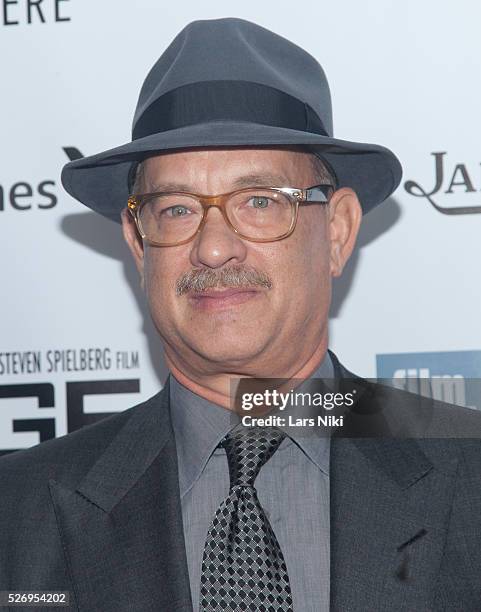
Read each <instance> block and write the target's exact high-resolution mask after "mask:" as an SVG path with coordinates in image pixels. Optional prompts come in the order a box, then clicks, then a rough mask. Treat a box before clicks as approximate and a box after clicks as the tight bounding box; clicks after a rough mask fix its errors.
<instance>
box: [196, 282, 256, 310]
mask: <svg viewBox="0 0 481 612" xmlns="http://www.w3.org/2000/svg"><path fill="white" fill-rule="evenodd" d="M259 293H260V292H259V290H258V289H255V288H253V287H237V288H225V289H209V290H207V291H202V292H196V293H191V294H190V299H191V301H192V302H193V303H194V305H195V306H196V307H198V308H202V309H206V310H213V309H219V308H226V307H230V306H234V305H236V304H242V303H244V302H247V301H248V300H251V299H253V298H255V297H256V296H257V295H259Z"/></svg>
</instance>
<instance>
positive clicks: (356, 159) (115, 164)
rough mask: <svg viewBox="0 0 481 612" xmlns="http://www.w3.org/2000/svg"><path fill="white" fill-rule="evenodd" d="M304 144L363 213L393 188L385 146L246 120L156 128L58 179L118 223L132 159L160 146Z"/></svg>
mask: <svg viewBox="0 0 481 612" xmlns="http://www.w3.org/2000/svg"><path fill="white" fill-rule="evenodd" d="M275 145H304V146H306V147H309V148H310V149H311V150H312V151H313V152H314V153H316V154H317V155H319V156H320V157H322V158H323V159H325V160H326V161H327V163H328V164H329V166H330V167H331V169H332V170H334V172H335V174H336V177H337V181H338V187H351V188H352V189H353V190H354V191H355V192H356V193H357V195H358V197H359V200H360V202H361V206H362V209H363V212H364V213H367V212H368V211H369V210H371V209H372V208H374V207H375V206H377V205H378V204H380V203H381V202H383V201H384V200H385V199H386V198H388V197H389V196H390V195H391V194H392V193H393V192H394V191H395V189H396V188H397V186H398V185H399V183H400V181H401V177H402V167H401V164H400V162H399V160H398V159H397V157H396V156H395V155H394V153H392V151H390V150H389V149H387V148H385V147H383V146H380V145H375V144H367V143H359V142H350V141H347V140H339V139H337V138H330V137H328V136H322V135H319V134H314V133H309V132H303V131H298V130H292V129H287V128H279V127H273V126H266V125H259V124H255V123H247V122H232V121H213V122H209V123H203V124H198V125H190V126H187V127H182V128H177V129H175V130H169V131H166V132H159V133H157V134H152V135H150V136H146V137H144V138H141V139H139V140H135V141H132V142H129V143H127V144H124V145H121V146H119V147H115V148H113V149H109V150H108V151H104V152H102V153H98V154H96V155H92V156H90V157H83V158H81V159H77V160H75V161H72V162H69V163H68V164H66V165H65V166H64V168H63V170H62V176H61V179H62V184H63V186H64V188H65V189H66V190H67V192H68V193H69V194H70V195H71V196H73V197H74V198H75V199H77V200H79V201H80V202H81V203H82V204H85V205H86V206H88V207H89V208H91V209H92V210H94V211H96V212H98V213H100V214H101V215H103V216H105V217H107V218H109V219H112V220H113V221H116V222H118V223H119V222H120V219H121V218H120V212H121V210H122V209H123V208H125V207H126V205H127V199H128V197H129V195H130V194H129V185H128V178H129V172H130V169H131V166H132V163H133V162H135V161H139V160H142V159H144V158H146V157H150V156H152V155H155V154H157V153H160V152H162V151H169V150H174V149H184V148H199V147H213V146H226V147H227V146H275Z"/></svg>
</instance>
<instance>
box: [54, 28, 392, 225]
mask: <svg viewBox="0 0 481 612" xmlns="http://www.w3.org/2000/svg"><path fill="white" fill-rule="evenodd" d="M236 145H237V146H250V145H252V146H261V145H264V146H265V145H268V146H276V145H296V146H298V145H301V146H302V145H303V146H305V147H306V148H308V149H310V150H312V151H313V152H314V153H315V154H317V155H318V156H319V157H320V158H322V159H323V160H324V161H325V162H326V163H327V165H328V167H330V170H331V171H333V172H334V174H335V176H336V179H337V186H338V187H351V188H352V189H354V190H355V191H356V192H357V194H358V196H359V199H360V201H361V204H362V208H363V211H364V212H367V211H369V210H370V209H372V208H373V207H374V206H376V205H377V204H380V203H381V202H382V201H383V200H385V199H386V198H387V197H388V196H389V195H390V194H391V193H392V192H393V191H394V190H395V189H396V187H397V186H398V185H399V182H400V180H401V176H402V168H401V164H400V163H399V161H398V159H397V158H396V156H395V155H394V154H393V153H392V152H391V151H390V150H389V149H386V148H385V147H382V146H379V145H374V144H366V143H358V142H350V141H346V140H339V139H336V138H333V129H332V108H331V96H330V92H329V85H328V83H327V79H326V76H325V74H324V71H323V69H322V68H321V66H320V65H319V64H318V62H317V61H316V60H315V59H314V58H313V57H312V56H311V55H309V54H308V53H307V52H306V51H304V50H303V49H301V48H300V47H298V46H297V45H295V44H293V43H291V42H290V41H288V40H286V39H285V38H283V37H281V36H279V35H277V34H274V33H273V32H270V31H269V30H267V29H265V28H263V27H261V26H258V25H256V24H254V23H251V22H249V21H245V20H243V19H234V18H226V19H214V20H204V21H194V22H193V23H190V24H189V25H187V26H186V27H185V28H184V29H183V30H182V31H181V32H180V33H179V34H178V35H177V36H176V37H175V39H174V40H173V41H172V43H171V44H170V45H169V47H168V48H167V49H166V51H165V52H164V53H163V54H162V55H161V56H160V58H159V59H158V60H157V62H156V63H155V64H154V66H153V67H152V69H151V70H150V72H149V74H148V75H147V77H146V79H145V81H144V84H143V86H142V89H141V91H140V95H139V100H138V103H137V108H136V110H135V115H134V120H133V125H132V141H131V142H129V143H127V144H124V145H121V146H119V147H115V148H114V149H109V150H108V151H104V152H102V153H98V154H96V155H92V156H90V157H84V158H82V159H78V160H75V161H73V162H70V163H68V164H66V165H65V166H64V168H63V170H62V183H63V186H64V187H65V189H66V190H67V191H68V193H70V194H71V195H72V196H73V197H74V198H76V199H77V200H79V201H80V202H82V203H83V204H85V205H86V206H88V207H89V208H91V209H93V210H95V211H97V212H99V213H101V214H102V215H104V216H105V217H108V218H110V219H113V220H114V221H117V222H119V221H120V211H121V210H122V209H123V208H125V206H126V205H127V199H128V196H129V195H130V193H129V192H130V188H131V184H130V183H131V178H132V169H133V167H135V165H136V164H137V163H138V162H139V161H141V160H142V159H145V158H146V157H150V156H153V155H156V154H158V153H160V152H162V151H168V150H174V149H183V148H192V147H210V146H217V147H218V146H236Z"/></svg>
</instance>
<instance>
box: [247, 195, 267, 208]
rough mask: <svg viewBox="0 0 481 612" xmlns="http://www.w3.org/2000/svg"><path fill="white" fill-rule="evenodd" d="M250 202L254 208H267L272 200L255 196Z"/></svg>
mask: <svg viewBox="0 0 481 612" xmlns="http://www.w3.org/2000/svg"><path fill="white" fill-rule="evenodd" d="M249 202H250V203H251V205H252V207H253V208H267V207H268V206H269V203H270V202H271V200H270V198H267V197H266V196H253V197H252V198H250V200H249Z"/></svg>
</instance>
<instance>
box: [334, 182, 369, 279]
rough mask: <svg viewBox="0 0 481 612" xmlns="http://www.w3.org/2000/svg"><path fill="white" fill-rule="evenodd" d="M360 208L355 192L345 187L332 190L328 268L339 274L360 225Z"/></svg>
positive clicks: (335, 274) (354, 242) (352, 246)
mask: <svg viewBox="0 0 481 612" xmlns="http://www.w3.org/2000/svg"><path fill="white" fill-rule="evenodd" d="M361 219H362V208H361V204H360V203H359V198H358V197H357V195H356V193H355V192H354V191H353V190H352V189H349V188H347V187H343V188H342V189H338V190H337V191H335V192H334V194H333V195H332V197H331V200H330V202H329V237H330V269H331V275H332V276H340V275H341V273H342V270H343V268H344V266H345V265H346V262H347V260H348V259H349V257H350V255H351V253H352V251H353V249H354V245H355V244H356V238H357V234H358V232H359V226H360V225H361Z"/></svg>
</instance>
